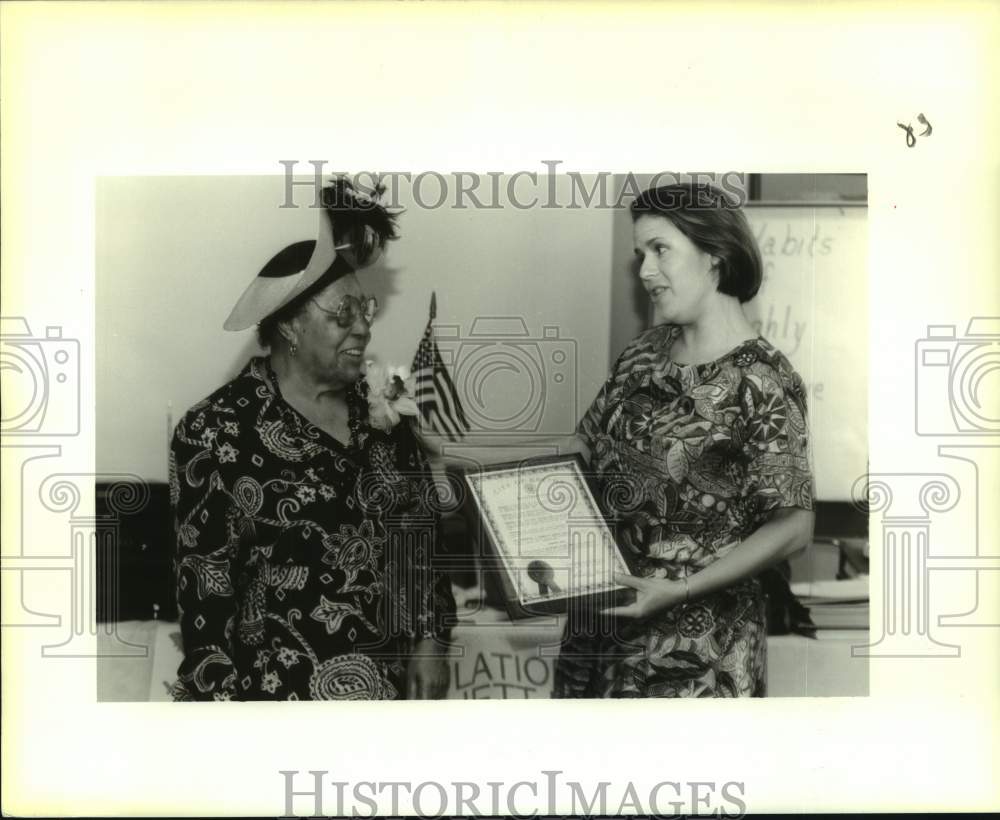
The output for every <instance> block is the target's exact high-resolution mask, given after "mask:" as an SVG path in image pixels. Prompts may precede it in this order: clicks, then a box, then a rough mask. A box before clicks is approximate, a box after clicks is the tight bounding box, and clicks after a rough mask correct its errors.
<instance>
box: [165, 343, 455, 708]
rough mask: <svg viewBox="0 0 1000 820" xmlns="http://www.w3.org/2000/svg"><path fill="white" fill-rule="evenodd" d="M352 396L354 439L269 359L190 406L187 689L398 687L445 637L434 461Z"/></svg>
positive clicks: (183, 569) (185, 467)
mask: <svg viewBox="0 0 1000 820" xmlns="http://www.w3.org/2000/svg"><path fill="white" fill-rule="evenodd" d="M349 392H350V395H349V400H348V406H349V408H350V411H351V430H352V435H351V441H350V445H349V446H344V445H343V444H341V443H340V442H338V441H337V440H336V439H334V438H332V437H331V436H329V435H327V434H326V433H324V432H323V431H322V430H320V429H319V428H318V427H316V426H315V425H313V424H311V423H310V422H309V421H308V420H307V419H305V418H304V417H303V416H302V415H300V414H299V413H298V412H297V411H296V410H295V409H293V408H292V407H291V405H289V404H288V403H287V402H285V401H284V399H282V397H281V394H280V391H279V389H278V384H277V379H276V378H275V377H274V374H273V371H271V369H270V365H269V362H268V360H267V359H265V358H253V359H251V360H250V362H249V363H248V365H247V366H246V368H244V370H243V372H242V373H240V375H239V376H237V377H236V378H235V379H234V380H233V381H231V382H229V383H228V384H226V385H225V386H223V387H222V388H220V389H219V390H217V391H216V392H215V393H213V394H212V395H211V396H209V397H208V398H207V399H205V400H203V401H201V402H199V403H198V404H196V405H195V406H194V407H192V408H191V409H190V410H189V411H188V413H187V414H186V415H185V416H184V418H183V420H182V421H181V422H180V424H178V425H177V428H176V430H175V432H174V438H173V443H172V447H171V458H170V489H171V501H172V504H173V509H174V514H175V527H176V534H177V552H176V558H175V569H176V575H177V597H178V604H179V610H180V622H181V633H182V636H183V643H184V660H183V662H182V663H181V666H180V669H179V670H178V675H179V680H178V681H177V683H176V684H175V685H174V698H175V699H177V700H190V699H195V700H213V699H214V700H230V699H232V700H250V699H253V700H259V699H280V700H303V699H395V698H401V697H405V665H406V661H407V658H408V655H409V652H410V650H411V649H412V646H413V643H414V641H415V640H417V639H419V638H425V637H437V638H439V639H441V640H446V639H447V636H448V631H449V623H450V619H451V617H452V616H453V614H454V609H455V602H454V599H453V597H452V593H451V586H450V583H449V581H448V578H447V576H446V575H445V574H444V573H443V572H441V571H440V566H439V565H440V559H441V545H442V541H443V540H442V539H441V538H440V537H439V534H440V526H439V521H440V516H439V514H438V510H439V507H437V494H436V489H435V485H434V482H433V479H432V477H431V473H430V470H429V468H428V465H427V462H426V460H425V458H424V456H423V453H422V452H421V450H420V447H419V445H418V443H417V441H416V439H415V437H414V435H413V432H412V430H411V429H410V427H409V425H408V423H407V422H406V421H403V422H402V423H400V424H397V425H396V426H395V427H394V428H393V429H392V431H391V432H390V433H383V432H381V431H379V430H376V429H373V428H372V427H371V426H370V425H369V424H368V418H367V402H366V401H365V399H364V396H365V393H366V385H365V383H364V382H363V381H361V382H359V383H358V384H357V386H356V389H352V390H351V391H349Z"/></svg>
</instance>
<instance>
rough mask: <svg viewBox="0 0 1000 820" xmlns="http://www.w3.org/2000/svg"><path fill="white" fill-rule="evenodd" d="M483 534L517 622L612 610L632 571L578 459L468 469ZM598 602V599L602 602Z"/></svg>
mask: <svg viewBox="0 0 1000 820" xmlns="http://www.w3.org/2000/svg"><path fill="white" fill-rule="evenodd" d="M465 480H466V482H467V483H468V485H469V488H470V490H471V493H472V498H473V499H474V501H475V505H476V509H477V510H478V512H479V517H480V523H481V528H482V532H483V535H484V536H485V537H484V538H482V539H481V540H482V541H484V542H485V544H486V545H488V546H489V547H490V549H491V550H492V553H493V557H494V558H495V564H496V570H497V572H496V575H497V576H498V578H499V582H500V586H501V587H502V589H501V592H502V595H503V599H504V604H505V605H506V607H507V611H508V613H509V614H510V616H511V617H512V618H525V617H531V616H534V615H542V614H546V613H559V612H566V611H567V610H568V609H569V607H570V604H571V602H576V603H577V604H579V605H585V604H586V605H598V606H601V605H610V604H612V603H618V602H620V601H621V600H622V598H623V597H624V598H627V597H629V595H630V594H631V591H630V590H629V589H628V588H626V587H623V586H621V585H619V584H615V582H614V577H613V576H614V573H615V572H620V573H626V574H627V573H629V567H628V565H627V564H626V563H625V560H624V559H623V557H622V554H621V552H620V550H619V549H618V545H617V543H616V542H615V539H614V536H613V535H612V533H611V530H610V529H609V527H608V524H607V522H606V521H605V519H604V516H603V515H602V514H601V511H600V509H599V508H598V506H597V502H596V501H595V500H594V495H593V493H592V492H591V489H590V486H589V485H588V483H587V481H586V480H585V477H584V473H583V470H582V462H581V460H580V458H579V457H578V456H558V457H551V458H542V459H528V460H525V461H520V462H516V463H510V464H499V465H494V466H491V467H484V468H482V469H481V470H477V471H475V472H467V473H466V474H465ZM594 599H597V600H594Z"/></svg>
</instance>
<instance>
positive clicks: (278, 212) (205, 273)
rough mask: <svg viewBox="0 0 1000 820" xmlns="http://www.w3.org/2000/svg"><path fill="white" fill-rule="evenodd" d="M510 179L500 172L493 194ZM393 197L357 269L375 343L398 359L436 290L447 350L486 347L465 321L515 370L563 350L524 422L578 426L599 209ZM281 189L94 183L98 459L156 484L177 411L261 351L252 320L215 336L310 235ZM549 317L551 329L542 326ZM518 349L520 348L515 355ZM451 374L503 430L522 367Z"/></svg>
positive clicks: (310, 227) (307, 217)
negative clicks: (371, 263)
mask: <svg viewBox="0 0 1000 820" xmlns="http://www.w3.org/2000/svg"><path fill="white" fill-rule="evenodd" d="M448 182H449V184H450V183H452V182H453V180H450V179H449V180H448ZM506 183H507V180H506V178H502V179H501V189H502V190H506ZM522 183H523V184H522ZM554 183H555V191H556V193H557V199H556V201H557V202H561V203H566V202H568V201H569V197H568V196H566V190H567V186H568V184H569V183H568V179H567V178H566V177H556V178H555V180H554ZM530 188H535V189H536V191H537V192H539V193H544V192H545V191H547V190H548V181H547V180H546V178H544V177H539V179H538V182H537V184H534V183H532V182H531V181H530V180H521V181H519V182H518V184H517V185H515V186H514V191H515V193H516V194H517V200H518V201H519V202H527V201H530V197H531V191H530V190H526V189H530ZM418 193H419V195H420V200H421V201H422V202H424V203H425V204H427V203H430V204H433V202H434V201H435V200H437V199H438V198H439V197H438V196H437V190H436V189H435V187H434V181H433V180H431V181H430V182H429V183H428V184H427V185H426V186H424V187H423V188H422V189H421V191H420V192H418ZM398 194H399V202H400V204H402V205H403V206H404V207H405V208H406V211H405V213H403V214H402V216H401V217H400V228H401V234H402V237H401V239H400V240H398V241H397V242H394V243H392V245H391V246H390V249H389V252H388V253H387V254H386V255H384V257H383V259H382V260H381V261H380V262H379V264H378V265H377V266H376V267H375V268H373V269H370V270H369V271H367V272H365V273H364V274H363V278H362V284H363V286H365V287H366V288H368V289H370V290H371V291H372V292H373V293H374V294H375V295H376V296H378V298H379V301H380V303H382V305H383V309H382V311H381V312H380V314H379V318H378V320H377V322H376V324H375V326H374V328H373V338H372V343H371V346H370V348H369V351H370V352H371V353H372V354H373V355H374V356H376V357H378V358H382V359H384V360H386V361H390V362H393V363H406V364H409V362H410V361H411V359H412V356H413V353H414V351H415V348H416V345H417V343H418V341H419V339H420V336H421V334H422V332H423V329H424V326H425V324H426V321H427V309H428V303H429V299H430V295H431V292H432V290H434V291H436V292H437V302H438V326H439V328H441V329H442V332H443V333H444V334H445V335H446V336H449V340H446V341H445V342H443V344H442V347H443V349H445V348H447V347H448V346H449V345H451V347H452V348H455V349H460V350H461V351H465V352H466V353H468V352H469V351H470V350H472V349H473V348H472V347H470V344H471V343H472V342H476V343H477V344H480V343H481V342H482V339H483V337H482V335H480V337H478V342H477V340H476V339H470V338H469V335H470V333H471V331H472V329H473V325H474V322H475V321H476V320H477V319H480V320H481V321H480V322H479V324H478V325H476V327H477V328H478V329H480V331H483V332H486V333H487V336H486V343H487V344H488V345H490V346H492V347H491V349H492V351H493V353H491V354H490V355H493V358H494V359H496V358H497V355H499V360H501V361H504V360H505V359H504V356H503V355H502V354H503V351H504V350H505V349H506V350H507V351H508V353H509V352H510V351H511V350H513V353H514V355H513V357H511V356H507V357H506V360H512V361H513V362H514V363H515V364H517V362H518V361H521V363H522V364H523V365H525V366H528V365H530V364H531V363H532V362H533V361H535V360H536V359H537V360H538V363H540V364H542V365H547V363H548V362H550V361H551V359H552V355H550V354H553V353H554V352H555V351H556V349H557V348H558V349H559V350H561V351H563V352H564V353H566V354H569V355H570V356H571V358H572V360H573V366H572V367H571V368H570V369H568V370H566V375H568V376H569V378H570V381H569V382H568V383H566V382H565V381H564V382H562V383H560V384H559V385H554V384H553V383H552V381H551V379H552V377H553V373H552V372H551V371H550V370H544V367H543V371H544V372H542V374H541V377H542V379H543V384H547V385H548V386H547V387H543V389H545V390H546V391H547V392H546V394H545V414H544V416H545V417H544V424H542V426H540V427H539V426H536V428H534V429H532V430H531V432H533V433H537V434H538V435H542V434H557V433H560V432H565V431H566V429H567V428H568V429H572V426H573V425H574V424H575V422H576V419H577V417H578V416H579V414H580V413H581V412H582V409H583V408H585V407H586V405H587V403H589V401H590V400H591V399H592V397H593V396H594V394H595V393H596V392H597V390H598V388H599V387H600V385H601V383H602V382H603V380H604V378H605V377H606V375H607V371H606V362H607V360H608V339H609V328H610V316H609V310H608V303H609V298H610V287H611V286H610V277H609V268H610V264H611V248H612V241H611V233H612V216H611V212H610V211H609V210H607V209H599V208H596V207H595V208H583V207H580V208H572V209H571V208H565V207H560V208H551V209H549V208H541V207H533V208H528V209H518V208H515V207H510V206H509V205H507V206H505V207H501V208H497V209H477V208H474V207H466V208H464V209H461V208H456V207H454V205H455V204H456V199H457V193H456V189H455V187H454V186H451V189H450V191H449V196H448V201H447V202H446V203H445V205H444V206H443V207H440V208H436V209H430V208H425V207H420V206H419V205H418V204H417V202H416V200H415V197H414V191H413V190H412V188H410V187H408V186H407V185H405V184H401V185H400V186H399V188H398ZM284 199H285V185H284V179H283V177H280V176H275V177H142V178H139V177H128V178H124V177H114V178H102V179H100V180H99V182H98V186H97V202H96V205H97V207H96V223H97V224H96V255H97V259H96V262H97V297H96V304H97V307H96V325H97V362H96V378H97V398H96V401H97V469H98V470H99V471H119V472H121V471H125V472H132V473H136V474H138V475H140V476H142V477H144V478H147V479H151V480H165V478H166V474H167V466H166V465H167V442H168V430H169V429H170V427H171V426H172V423H176V421H177V419H178V418H179V417H180V416H181V415H182V414H183V412H184V411H185V410H186V408H187V407H189V406H190V405H191V404H193V403H194V402H195V401H197V400H199V399H200V398H202V397H204V396H205V395H207V394H208V393H210V392H211V391H212V390H213V389H214V388H216V387H218V386H219V385H221V384H222V383H224V382H225V381H227V380H228V379H230V378H232V377H233V376H234V375H235V374H236V373H237V372H238V371H239V370H240V368H241V367H242V366H243V364H244V363H245V362H246V360H247V358H248V357H249V356H251V355H253V354H254V353H255V352H256V351H257V347H256V344H255V342H254V339H253V332H252V331H245V332H243V333H227V332H225V331H223V330H222V322H223V321H224V319H225V317H226V316H227V315H228V313H229V310H230V309H231V307H232V305H233V304H234V303H235V301H236V299H237V297H238V296H239V295H240V293H241V292H242V291H243V289H244V288H245V287H246V285H247V284H248V283H249V281H250V279H251V278H252V277H253V276H254V275H255V274H256V272H257V271H258V270H259V269H260V267H261V266H262V265H263V264H264V263H265V262H266V261H267V259H269V258H270V256H271V255H273V254H274V253H275V252H277V251H278V250H280V249H281V248H282V247H284V246H285V245H286V244H289V243H291V242H293V241H297V240H300V239H309V238H313V237H315V235H316V225H317V218H318V214H317V212H316V211H315V210H312V209H310V208H308V207H307V206H308V205H309V204H310V203H311V202H312V201H313V197H312V192H311V191H310V190H308V189H301V188H297V189H296V190H295V193H294V201H295V202H296V203H298V204H300V205H301V206H302V207H299V208H288V209H282V208H279V205H281V203H282V202H284ZM480 199H481V201H483V197H482V196H481V197H480ZM485 201H486V203H487V204H490V203H489V200H485ZM470 203H471V200H469V199H467V198H463V199H462V200H461V201H460V204H466V205H469V204H470ZM495 316H499V317H503V320H502V321H501V322H499V324H500V325H501V326H502V327H500V328H499V330H498V328H497V324H498V322H497V321H493V320H489V321H487V317H495ZM512 320H513V321H514V322H515V323H523V325H524V327H526V328H527V334H528V335H527V336H526V337H524V338H520V339H517V340H516V344H513V345H512V344H510V343H509V342H508V339H507V337H506V336H504V335H503V333H504V332H506V331H505V329H504V327H506V328H507V329H508V330H509V327H510V323H511V321H512ZM546 328H550V331H549V335H550V337H553V338H546V337H545V335H544V334H545V332H546V331H545V329H546ZM456 334H457V336H456ZM463 343H464V346H463ZM476 349H478V350H480V352H482V349H481V348H476ZM526 350H527V351H528V354H530V356H529V360H525V359H524V355H527V354H525V351H526ZM494 354H497V355H494ZM519 356H520V357H521V359H518V357H519ZM531 356H533V357H534V358H531ZM546 356H548V358H547V359H546ZM487 358H489V357H487ZM482 360H483V357H482V356H479V357H478V359H476V361H482ZM468 361H473V357H469V358H468ZM463 373H464V376H463V378H461V379H459V388H460V390H462V392H463V393H466V394H468V393H469V392H470V391H472V390H473V388H474V387H475V389H477V390H479V391H480V395H479V397H478V398H477V396H474V395H466V403H467V407H469V408H470V409H471V410H472V411H475V410H476V408H477V407H482V406H485V407H493V408H494V409H495V410H496V409H497V408H499V418H495V419H494V421H495V422H496V425H499V428H503V426H504V420H505V419H506V420H510V419H511V418H514V416H515V415H516V414H515V413H514V410H516V407H512V406H511V405H510V402H512V401H513V402H515V403H516V402H518V401H521V400H522V399H523V397H524V395H523V394H524V390H525V389H526V388H525V385H526V382H525V380H524V377H525V373H524V372H514V371H512V370H511V369H510V368H509V367H508V368H506V369H504V368H499V369H496V370H493V371H489V370H488V369H485V368H478V369H476V372H475V373H473V372H472V371H471V370H469V369H468V368H467V369H466V370H465V371H463ZM465 376H467V377H465ZM477 402H479V403H478V404H477ZM505 402H506V405H507V411H506V412H504V410H503V408H504V406H505ZM470 415H472V416H473V417H474V420H476V421H478V426H479V427H480V428H485V431H484V432H485V434H487V437H489V435H488V434H490V433H491V432H493V433H495V432H497V431H496V430H493V431H491V430H490V429H489V424H490V418H488V417H486V418H484V417H483V414H482V413H478V415H477V413H476V412H472V413H470ZM497 415H498V414H497V412H494V416H497ZM496 425H495V426H496ZM508 426H509V425H508ZM500 432H501V433H502V434H503V435H509V434H510V430H507V429H501V430H500ZM494 437H495V436H494ZM501 438H502V436H501Z"/></svg>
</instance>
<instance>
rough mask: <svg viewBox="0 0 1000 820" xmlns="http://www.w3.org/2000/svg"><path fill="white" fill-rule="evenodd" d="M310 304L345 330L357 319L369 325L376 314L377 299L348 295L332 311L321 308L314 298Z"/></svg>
mask: <svg viewBox="0 0 1000 820" xmlns="http://www.w3.org/2000/svg"><path fill="white" fill-rule="evenodd" d="M312 303H313V304H314V305H316V307H318V308H319V309H320V310H322V311H323V312H324V313H325V314H327V315H328V316H332V317H333V318H334V319H336V321H337V324H338V325H339V326H340V327H342V328H344V329H345V330H346V329H347V328H349V327H351V325H353V324H354V323H355V322H356V321H358V318H359V317H360V318H363V319H364V320H365V322H366V323H367V324H369V325H370V324H371V323H372V322H373V321H374V320H375V314H376V313H378V299H376V298H375V297H374V296H362V297H361V298H360V299H359V298H358V297H357V296H351V295H350V294H348V295H347V296H345V297H344V298H343V299H341V300H340V304H339V305H337V307H336V308H335V309H333V310H331V309H330V308H327V307H323V305H321V304H320V303H319V302H317V301H316V299H315V298H314V299H313V300H312Z"/></svg>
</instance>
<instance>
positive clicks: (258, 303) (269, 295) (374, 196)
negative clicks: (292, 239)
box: [222, 177, 397, 330]
mask: <svg viewBox="0 0 1000 820" xmlns="http://www.w3.org/2000/svg"><path fill="white" fill-rule="evenodd" d="M384 191H385V188H384V187H383V186H377V187H376V188H374V189H373V190H372V191H371V193H365V192H363V191H360V190H358V189H357V188H355V187H354V185H352V184H351V182H350V181H349V180H348V179H346V178H343V177H338V178H337V179H335V180H333V181H332V182H331V183H330V184H329V185H327V186H325V187H324V188H323V190H322V192H321V197H320V202H321V205H322V207H320V209H319V232H318V234H317V237H316V239H315V240H311V239H310V240H306V241H302V242H296V243H294V244H292V245H289V246H288V247H286V248H284V249H282V250H281V251H279V252H278V253H277V254H275V255H274V256H273V257H272V258H271V259H270V260H269V261H268V263H267V264H266V265H264V267H263V268H262V269H261V271H260V273H258V274H257V276H255V277H254V279H253V281H252V282H251V283H250V284H249V286H248V287H247V289H246V290H245V291H243V294H242V295H241V296H240V298H239V299H238V300H237V302H236V305H235V306H234V307H233V309H232V312H230V314H229V318H228V319H226V321H225V324H223V326H222V327H223V328H224V329H225V330H246V329H247V328H250V327H253V326H254V325H256V324H258V323H259V322H261V321H262V320H264V319H266V318H267V317H268V316H270V315H271V314H272V313H274V312H275V311H276V310H280V309H281V308H282V307H284V306H285V305H287V304H288V303H289V302H291V301H292V300H293V299H295V298H296V297H297V296H299V295H300V294H302V293H304V292H305V291H306V290H307V289H308V288H309V287H311V286H312V285H314V284H315V283H316V282H317V281H318V280H319V279H320V278H321V277H322V276H324V275H327V277H328V279H329V280H330V281H331V282H334V281H336V280H337V279H340V278H341V277H343V276H346V275H347V274H349V273H353V272H354V271H357V270H361V269H362V268H366V267H369V266H370V265H373V264H375V262H377V261H378V258H379V257H380V256H381V255H382V251H383V250H384V248H385V245H386V243H387V242H388V241H389V240H390V239H395V238H396V236H397V234H396V217H397V214H395V213H391V212H390V211H389V210H388V209H387V208H386V207H385V206H384V205H382V204H381V203H380V202H379V198H380V197H381V196H382V194H383V193H384ZM338 260H342V262H343V264H340V265H337V264H336V263H337V261H338Z"/></svg>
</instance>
